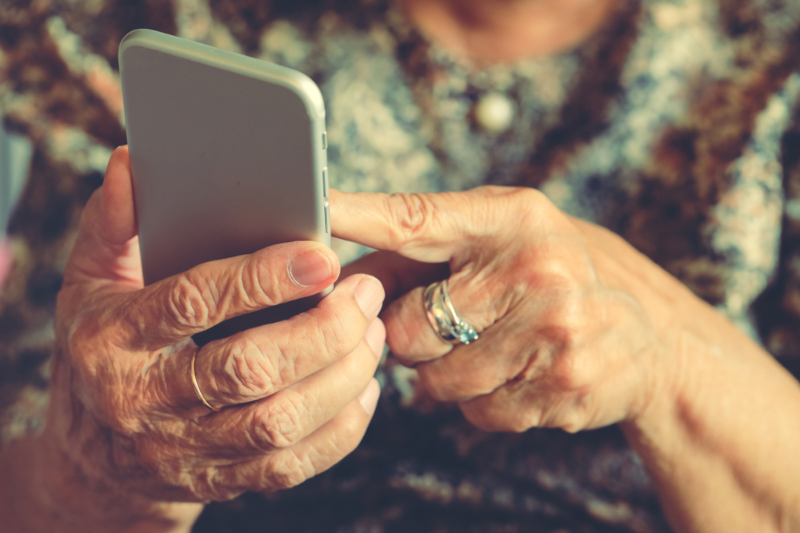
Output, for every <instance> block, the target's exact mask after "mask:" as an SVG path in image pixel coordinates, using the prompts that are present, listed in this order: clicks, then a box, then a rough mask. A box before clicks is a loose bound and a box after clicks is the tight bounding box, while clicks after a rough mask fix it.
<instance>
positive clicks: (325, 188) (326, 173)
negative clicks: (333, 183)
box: [322, 167, 328, 198]
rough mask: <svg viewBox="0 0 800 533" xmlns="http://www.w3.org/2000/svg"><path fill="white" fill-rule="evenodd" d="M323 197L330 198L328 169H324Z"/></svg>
mask: <svg viewBox="0 0 800 533" xmlns="http://www.w3.org/2000/svg"><path fill="white" fill-rule="evenodd" d="M322 196H324V197H325V198H327V197H328V167H325V168H323V169H322Z"/></svg>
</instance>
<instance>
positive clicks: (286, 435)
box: [252, 400, 303, 451]
mask: <svg viewBox="0 0 800 533" xmlns="http://www.w3.org/2000/svg"><path fill="white" fill-rule="evenodd" d="M300 410H301V409H300V408H298V406H297V405H295V404H294V403H293V402H291V401H287V400H283V401H280V402H273V403H271V404H270V405H269V406H268V407H267V409H266V412H265V413H260V414H259V418H258V419H257V421H256V423H255V424H254V425H253V432H252V439H253V443H254V444H255V446H256V448H257V449H259V450H263V451H271V450H276V449H284V448H288V447H290V446H293V445H294V444H297V443H298V442H299V441H300V439H301V438H302V435H303V431H302V427H301V426H302V424H301V419H302V416H301V414H300Z"/></svg>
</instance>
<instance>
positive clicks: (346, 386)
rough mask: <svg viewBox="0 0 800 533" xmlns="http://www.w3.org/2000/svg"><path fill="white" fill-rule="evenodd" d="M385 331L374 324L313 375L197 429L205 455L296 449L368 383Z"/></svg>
mask: <svg viewBox="0 0 800 533" xmlns="http://www.w3.org/2000/svg"><path fill="white" fill-rule="evenodd" d="M385 334H386V333H385V330H384V329H383V324H382V323H381V321H380V320H379V319H377V318H376V319H375V320H373V322H372V324H370V327H369V328H368V329H367V332H366V334H365V336H364V339H363V340H362V341H361V343H360V344H359V346H358V347H357V348H356V349H355V350H354V351H353V352H352V353H350V354H349V355H347V356H345V357H344V358H342V359H341V360H339V361H337V362H335V363H333V364H332V365H330V366H328V367H326V368H324V369H323V370H320V371H319V372H317V373H316V374H314V375H312V376H309V377H308V378H306V379H304V380H302V381H299V382H298V383H295V384H294V385H292V386H291V387H289V388H287V389H284V390H282V391H280V392H279V393H277V394H273V395H272V396H270V397H268V398H265V399H264V400H261V401H259V402H254V403H251V404H248V405H243V406H241V407H238V408H235V409H229V410H224V411H221V412H219V413H215V414H214V415H211V416H209V417H206V418H205V419H204V420H203V421H202V422H201V423H200V424H199V425H198V428H199V431H201V432H202V434H200V435H198V441H199V442H202V443H203V444H204V446H205V447H207V449H203V450H200V451H201V453H203V454H204V455H215V456H218V457H225V458H230V459H234V460H241V458H242V457H243V456H247V455H250V456H263V455H264V454H266V453H270V452H273V451H275V450H281V449H285V448H288V447H290V446H294V445H296V444H298V443H299V442H300V441H302V440H303V439H304V438H306V437H307V436H308V435H310V434H311V433H313V432H314V431H316V430H317V429H318V428H320V427H321V426H322V425H324V424H325V423H327V422H328V421H329V420H331V419H332V418H333V417H334V416H336V415H337V414H339V413H340V412H341V411H342V410H343V409H344V408H345V407H346V406H347V405H348V404H350V403H351V402H352V401H353V400H355V399H356V398H357V397H358V396H359V395H360V394H361V393H362V392H363V391H364V389H365V388H366V387H367V385H368V384H369V382H370V380H371V379H372V376H373V374H374V373H375V369H376V368H377V366H378V361H379V359H380V356H381V355H382V353H383V345H384V344H383V343H384V338H385Z"/></svg>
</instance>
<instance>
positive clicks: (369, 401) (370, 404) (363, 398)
mask: <svg viewBox="0 0 800 533" xmlns="http://www.w3.org/2000/svg"><path fill="white" fill-rule="evenodd" d="M380 395H381V386H380V385H379V384H378V380H377V379H375V378H372V379H371V380H370V382H369V385H367V387H366V388H365V389H364V390H363V392H361V394H359V395H358V403H360V404H361V407H363V408H364V411H365V412H366V413H367V415H368V416H370V417H371V416H372V415H373V414H374V413H375V408H376V407H377V406H378V398H379V397H380Z"/></svg>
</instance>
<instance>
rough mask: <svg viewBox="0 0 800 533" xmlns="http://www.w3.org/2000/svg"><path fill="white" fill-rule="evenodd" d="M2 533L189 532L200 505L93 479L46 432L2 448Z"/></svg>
mask: <svg viewBox="0 0 800 533" xmlns="http://www.w3.org/2000/svg"><path fill="white" fill-rule="evenodd" d="M0 473H2V476H0V485H1V486H0V499H1V500H2V501H0V510H2V512H0V514H2V515H4V516H7V517H8V519H7V520H5V524H4V525H0V532H2V533H5V532H6V531H8V532H14V533H16V532H19V531H25V532H28V531H30V532H38V531H62V532H71V531H81V532H86V533H90V532H94V531H98V532H100V531H103V532H106V531H118V532H126V533H134V532H145V531H146V532H153V533H156V532H159V533H160V532H178V531H189V530H190V529H191V526H192V524H193V523H194V521H195V520H196V518H197V516H198V515H199V514H200V511H201V510H202V505H201V504H196V503H181V502H163V501H156V500H151V499H148V498H146V497H144V496H142V495H138V494H135V493H133V492H132V491H129V490H126V488H125V487H124V486H122V485H120V484H118V483H115V482H113V481H112V480H109V482H107V483H102V482H99V481H98V480H96V479H94V480H90V479H89V477H87V476H86V475H85V472H84V470H83V469H82V468H81V467H80V465H78V464H76V463H74V462H73V461H71V460H70V459H69V458H68V457H67V455H66V454H65V453H63V451H62V450H60V447H59V446H58V443H56V442H54V440H53V438H52V437H51V436H50V435H48V433H47V432H46V431H45V432H44V433H42V434H40V435H36V436H28V437H25V438H23V439H21V440H20V441H17V442H15V443H12V444H10V445H8V446H7V447H6V448H4V449H3V450H2V451H0Z"/></svg>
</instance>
